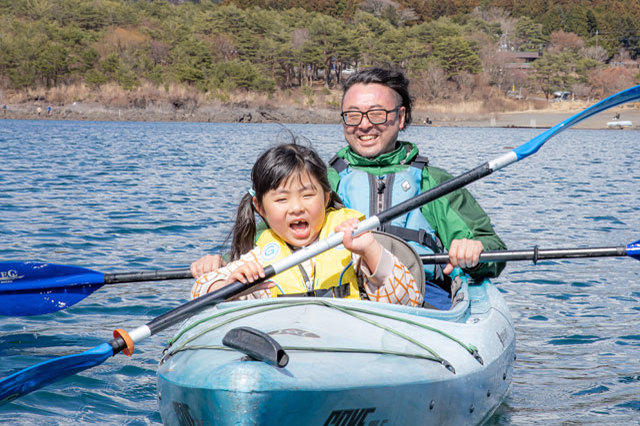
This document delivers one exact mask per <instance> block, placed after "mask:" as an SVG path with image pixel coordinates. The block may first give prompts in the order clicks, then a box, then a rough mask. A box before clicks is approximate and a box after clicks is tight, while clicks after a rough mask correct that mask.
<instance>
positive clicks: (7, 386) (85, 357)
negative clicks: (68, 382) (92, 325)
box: [0, 343, 113, 405]
mask: <svg viewBox="0 0 640 426" xmlns="http://www.w3.org/2000/svg"><path fill="white" fill-rule="evenodd" d="M112 355H113V348H112V347H111V345H110V344H109V343H103V344H101V345H99V346H96V347H95V348H93V349H90V350H88V351H84V352H82V353H80V354H75V355H66V356H63V357H60V358H55V359H50V360H48V361H45V362H41V363H40V364H36V365H33V366H31V367H29V368H25V369H24V370H20V371H18V372H17V373H14V374H12V375H10V376H7V377H4V378H2V379H0V405H3V404H6V403H8V402H11V401H13V400H14V399H16V398H19V397H21V396H23V395H26V394H28V393H29V392H33V391H34V390H38V389H40V388H41V387H43V386H46V385H48V384H49V383H52V382H55V381H58V380H61V379H63V378H65V377H69V376H72V375H74V374H76V373H79V372H80V371H84V370H87V369H89V368H91V367H95V366H96V365H99V364H102V363H103V362H104V361H105V360H106V359H107V358H109V357H110V356H112Z"/></svg>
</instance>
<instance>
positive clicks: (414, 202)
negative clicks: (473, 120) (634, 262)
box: [112, 85, 640, 355]
mask: <svg viewBox="0 0 640 426" xmlns="http://www.w3.org/2000/svg"><path fill="white" fill-rule="evenodd" d="M636 99H640V85H638V86H634V87H632V88H630V89H627V90H624V91H622V92H620V93H617V94H615V95H613V96H610V97H608V98H606V99H603V100H602V101H600V102H598V103H596V104H594V105H592V106H590V107H589V108H587V109H585V110H584V111H581V112H579V113H577V114H575V115H573V116H571V117H569V118H568V119H566V120H564V121H563V122H561V123H559V124H557V125H555V126H553V127H552V128H550V129H548V130H547V131H545V132H543V133H542V134H540V135H538V136H536V137H535V138H533V139H531V140H530V141H528V142H527V143H525V144H523V145H521V146H519V147H517V148H515V149H514V150H513V151H510V152H509V153H507V154H504V155H501V156H500V157H497V158H495V159H493V160H491V161H488V162H486V163H483V164H481V165H480V166H478V167H476V168H474V169H471V170H469V171H467V172H465V173H463V174H461V175H459V176H457V177H454V178H452V179H450V180H448V181H446V182H444V183H442V184H440V185H438V186H436V187H435V188H432V189H430V190H428V191H425V192H423V193H421V194H419V195H417V196H416V197H413V198H411V199H409V200H406V201H404V202H402V203H400V204H398V205H397V206H394V207H391V208H390V209H388V210H385V211H383V212H381V213H379V214H378V215H377V216H371V217H370V218H368V219H365V220H364V221H362V222H360V225H359V226H358V228H357V229H356V231H355V232H354V235H358V234H360V233H363V232H366V231H370V230H373V229H376V228H377V227H379V226H380V224H382V223H385V222H389V221H390V220H392V219H394V218H396V217H398V216H401V215H403V214H405V213H409V212H410V211H411V210H414V209H416V208H418V207H421V206H423V205H425V204H427V203H429V202H431V201H433V200H435V199H437V198H440V197H441V196H444V195H447V194H449V193H451V192H453V191H455V190H457V189H460V188H462V187H464V186H465V185H468V184H469V183H471V182H475V181H476V180H478V179H481V178H483V177H485V176H487V175H490V174H491V173H493V172H494V171H495V170H499V169H501V168H503V167H506V166H508V165H510V164H512V163H515V162H517V161H519V160H521V159H524V158H526V157H528V156H530V155H531V154H534V153H535V152H537V151H538V150H539V149H540V147H541V146H542V145H543V144H544V143H545V142H546V141H548V140H549V139H551V138H552V137H553V136H555V135H557V134H558V133H560V132H562V131H564V130H565V129H567V128H569V127H571V126H573V125H574V124H577V123H579V122H580V121H582V120H584V119H586V118H588V117H591V116H592V115H594V114H597V113H599V112H601V111H604V110H606V109H608V108H612V107H614V106H617V105H620V104H623V103H625V102H629V101H632V100H636ZM342 238H343V234H342V233H337V234H333V235H331V236H329V238H326V239H325V240H321V241H318V242H316V243H314V244H311V245H310V246H308V247H305V248H303V249H301V250H298V251H296V252H295V253H294V254H292V255H291V256H289V257H287V258H285V259H282V260H280V261H278V262H276V263H274V264H272V265H270V266H269V267H267V268H265V274H266V277H265V278H264V279H268V278H271V277H272V276H274V275H276V274H279V273H280V272H282V271H284V270H286V269H288V268H290V267H292V266H294V265H297V264H300V263H301V262H303V261H305V260H308V259H310V258H311V257H313V256H315V255H317V254H319V253H322V252H324V251H326V250H328V249H330V248H332V247H336V246H338V245H339V244H341V243H342ZM262 281H263V280H259V281H256V282H254V283H252V284H250V285H244V284H241V283H238V282H235V283H232V284H230V285H228V286H226V287H225V288H223V289H221V290H218V291H214V292H211V293H209V294H206V295H204V296H201V297H199V298H197V299H194V300H192V301H190V302H188V303H185V304H184V305H182V306H179V307H177V308H175V309H173V310H171V311H169V312H166V313H165V314H163V315H161V316H159V317H157V318H155V319H154V320H152V321H150V322H149V323H147V324H145V325H144V326H142V327H138V328H136V329H135V330H133V331H132V332H131V333H130V336H131V338H132V339H133V341H134V342H138V341H140V340H143V339H145V338H147V337H149V336H151V335H153V334H155V333H157V332H159V331H162V330H164V329H166V328H168V327H170V326H172V325H174V324H176V323H178V322H179V321H181V320H183V319H184V318H186V317H187V316H189V315H192V314H195V313H196V312H199V311H200V310H202V309H204V308H206V307H208V306H212V305H214V304H216V303H218V302H220V301H222V300H225V299H227V298H230V297H234V296H236V295H238V294H239V293H241V292H242V291H244V290H246V289H248V288H250V287H252V286H254V285H256V284H258V283H260V282H262ZM115 340H117V339H115ZM112 346H113V345H112ZM117 347H120V345H117V346H114V355H115V353H117V352H115V351H116V348H117Z"/></svg>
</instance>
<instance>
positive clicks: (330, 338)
mask: <svg viewBox="0 0 640 426" xmlns="http://www.w3.org/2000/svg"><path fill="white" fill-rule="evenodd" d="M462 292H463V294H464V295H465V299H464V300H463V301H462V302H460V303H458V304H457V305H456V307H455V308H453V309H452V310H451V311H446V312H444V311H432V310H427V309H421V308H420V309H416V308H409V307H404V306H397V305H387V304H377V303H371V302H361V301H349V300H335V299H330V300H324V299H322V300H319V299H298V298H291V299H284V300H283V299H278V300H266V301H251V302H232V303H224V304H221V305H219V306H218V307H216V308H213V309H209V310H207V311H205V312H203V313H201V314H199V315H198V316H196V317H194V318H192V319H191V320H189V321H187V322H186V323H185V325H184V327H183V328H182V330H181V332H180V333H179V335H178V338H177V340H176V341H174V342H172V344H171V345H170V347H168V348H167V351H166V352H165V356H164V357H163V359H162V361H161V364H160V366H159V368H158V390H159V398H160V399H159V405H160V412H161V415H162V419H163V421H164V422H165V423H167V424H201V423H202V424H222V425H227V424H228V425H231V424H234V425H237V424H265V425H276V424H277V425H283V424H309V425H313V424H318V425H325V424H327V425H343V424H344V425H347V424H366V425H369V424H371V425H374V424H375V425H381V424H404V425H413V424H415V425H418V424H438V425H444V424H478V423H481V422H483V421H484V420H485V419H486V418H487V417H488V416H490V415H491V414H492V413H493V412H494V411H495V409H496V408H497V407H498V406H499V405H500V404H501V402H502V401H503V399H504V397H505V395H506V394H507V392H508V388H509V384H510V382H511V376H512V371H513V361H514V354H515V335H514V331H513V324H512V321H511V318H510V316H509V313H508V310H507V309H506V306H505V304H504V300H503V299H502V297H501V295H500V294H499V292H498V291H497V290H496V289H495V287H494V286H493V285H492V284H490V283H489V282H488V281H485V282H484V283H483V284H481V285H473V286H467V285H466V283H465V285H464V286H463V289H462ZM211 317H213V318H211ZM198 321H201V322H200V323H198ZM239 326H250V327H253V328H256V329H258V330H261V331H263V332H265V333H267V334H269V335H270V336H271V337H272V338H274V339H275V340H276V341H277V342H278V343H280V344H281V345H282V347H283V348H284V349H285V350H286V352H287V354H288V356H289V358H290V360H289V363H288V364H287V365H286V366H285V367H284V368H278V367H276V366H274V365H272V364H270V363H268V362H263V361H256V360H252V359H250V358H248V357H247V356H246V355H245V354H243V353H240V352H237V351H234V350H229V349H228V348H225V347H224V346H223V345H222V344H221V342H222V338H223V337H224V335H225V334H226V333H227V332H228V331H229V330H231V329H233V328H236V327H239ZM407 337H408V339H407ZM452 337H453V338H454V339H455V340H452ZM456 340H457V341H456ZM416 342H417V343H416ZM459 342H463V344H461V343H459ZM464 342H467V343H470V344H471V345H473V346H472V348H477V354H478V355H479V356H478V357H475V356H474V354H473V353H472V352H470V351H469V347H465V346H464ZM430 351H433V353H436V356H435V357H434V356H433V354H432V353H431V352H430ZM434 358H435V359H434ZM442 360H446V361H445V362H442ZM447 363H448V364H450V365H451V368H447Z"/></svg>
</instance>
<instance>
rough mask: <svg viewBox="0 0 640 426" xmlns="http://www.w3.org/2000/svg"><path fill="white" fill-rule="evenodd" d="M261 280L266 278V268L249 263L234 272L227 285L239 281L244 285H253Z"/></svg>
mask: <svg viewBox="0 0 640 426" xmlns="http://www.w3.org/2000/svg"><path fill="white" fill-rule="evenodd" d="M260 278H264V268H262V265H260V264H259V263H258V262H253V261H251V262H247V263H245V264H244V265H241V266H239V267H238V268H237V269H236V270H234V271H233V272H232V273H231V275H229V278H228V279H227V281H226V283H225V284H231V283H232V282H235V281H239V282H241V283H242V284H248V283H252V282H254V281H257V280H258V279H260Z"/></svg>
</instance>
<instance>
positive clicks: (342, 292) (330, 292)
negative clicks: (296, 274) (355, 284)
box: [278, 284, 351, 299]
mask: <svg viewBox="0 0 640 426" xmlns="http://www.w3.org/2000/svg"><path fill="white" fill-rule="evenodd" d="M350 294H351V290H350V289H349V284H342V285H338V286H334V287H329V288H324V289H318V290H311V291H307V292H304V293H294V294H279V295H278V297H333V298H338V299H343V298H345V297H347V296H349V295H350Z"/></svg>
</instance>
